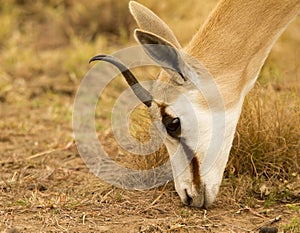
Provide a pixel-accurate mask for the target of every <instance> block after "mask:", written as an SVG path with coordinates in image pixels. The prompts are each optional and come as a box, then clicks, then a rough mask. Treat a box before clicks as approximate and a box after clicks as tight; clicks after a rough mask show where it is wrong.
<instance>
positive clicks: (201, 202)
mask: <svg viewBox="0 0 300 233" xmlns="http://www.w3.org/2000/svg"><path fill="white" fill-rule="evenodd" d="M184 194H185V196H184V197H183V198H182V202H183V204H184V205H187V206H191V207H198V208H202V207H204V208H206V203H205V191H204V188H203V190H202V191H200V192H196V193H193V194H191V193H189V191H188V189H184Z"/></svg>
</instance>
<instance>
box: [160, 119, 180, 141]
mask: <svg viewBox="0 0 300 233" xmlns="http://www.w3.org/2000/svg"><path fill="white" fill-rule="evenodd" d="M162 122H163V124H164V126H165V127H166V130H167V132H168V134H169V135H170V136H172V137H175V138H176V137H178V136H179V135H180V132H181V126H180V119H179V118H178V117H175V118H173V117H170V116H168V115H167V116H165V117H163V119H162Z"/></svg>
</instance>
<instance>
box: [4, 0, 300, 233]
mask: <svg viewBox="0 0 300 233" xmlns="http://www.w3.org/2000/svg"><path fill="white" fill-rule="evenodd" d="M142 2H143V3H145V4H146V5H147V6H149V7H150V8H152V9H153V10H154V11H156V12H157V13H158V14H159V15H160V16H162V18H163V19H164V20H166V21H167V22H168V23H169V24H170V26H171V27H172V28H173V29H174V31H175V34H177V35H178V37H179V40H180V41H181V42H182V44H185V43H187V41H188V40H189V38H190V37H191V35H192V34H193V33H194V31H195V30H196V28H197V27H198V25H200V24H201V23H202V22H203V21H204V19H205V18H206V16H207V14H208V12H209V10H210V9H211V8H212V7H213V6H214V5H215V2H216V1H201V4H200V3H199V1H194V0H187V1H186V2H185V3H184V4H181V3H180V4H179V2H178V1H175V0H171V1H168V2H161V1H158V0H152V1H142ZM0 21H1V27H0V55H1V60H0V115H1V118H0V232H2V231H3V232H7V231H8V229H14V228H15V232H101V231H102V232H105V231H106V232H166V231H168V232H199V231H203V232H251V230H252V231H257V229H258V227H259V226H262V225H268V222H269V221H270V220H272V219H274V218H275V217H277V216H278V215H282V220H280V221H279V222H277V223H273V225H276V226H277V227H279V228H280V229H281V230H285V232H297V231H299V208H300V207H299V203H300V199H299V198H300V196H299V193H300V187H299V183H300V176H299V164H300V156H299V155H300V140H299V138H300V127H299V125H300V107H299V106H300V97H299V93H300V84H299V78H300V68H299V67H300V60H299V59H298V58H299V56H300V54H299V53H300V51H299V48H300V40H299V38H300V20H299V19H297V20H296V21H295V22H293V23H292V24H291V25H290V27H288V29H287V31H286V32H285V33H284V34H283V36H282V37H281V38H280V39H279V41H278V42H277V43H276V44H275V47H274V49H273V50H272V52H271V54H270V57H269V58H268V60H267V63H266V65H265V66H264V68H263V71H262V73H261V77H260V79H259V83H260V84H259V85H257V86H256V87H255V89H254V90H253V91H251V93H250V94H249V95H248V97H247V99H246V101H245V105H244V109H243V113H242V116H241V119H240V122H239V126H238V132H237V135H236V138H235V142H234V146H233V149H232V152H231V157H230V161H229V163H228V166H227V169H226V173H225V179H224V181H223V184H222V188H221V193H220V195H219V197H218V199H217V201H216V203H215V205H214V206H213V208H212V209H211V210H208V211H207V212H206V211H204V210H199V209H193V208H189V207H185V206H182V205H181V203H180V200H179V198H178V196H177V194H176V192H175V190H174V188H173V184H172V183H169V184H168V185H167V186H166V188H165V189H163V190H162V188H160V189H153V190H149V191H128V190H122V189H119V188H113V187H111V186H109V185H107V184H104V183H103V182H101V181H100V180H99V179H98V178H97V177H95V176H94V175H93V174H90V173H89V171H88V169H87V168H86V166H85V164H84V163H83V162H82V160H81V158H80V156H79V154H78V152H77V150H76V148H75V147H74V146H72V147H70V148H68V149H66V150H56V149H59V148H63V147H64V146H65V145H66V144H67V143H69V142H70V141H71V140H72V127H71V119H72V104H73V100H74V96H75V93H76V90H77V87H78V85H79V84H80V81H81V79H82V77H83V76H84V74H85V73H86V71H87V70H88V69H89V68H90V66H89V65H88V63H87V61H88V60H89V58H90V57H91V56H93V55H95V54H96V53H99V52H102V53H110V52H113V51H116V50H118V49H119V48H123V47H126V46H128V45H132V44H134V41H133V38H132V34H131V33H132V29H133V28H134V27H135V24H134V22H133V20H132V19H131V17H130V15H129V13H128V10H127V1H108V0H107V1H106V0H104V1H102V0H101V1H93V2H90V1H86V0H83V1H69V0H68V1H60V0H51V1H48V2H47V3H45V2H41V1H34V0H30V1H21V0H12V1H1V2H0ZM183 32H184V33H183ZM122 85H123V84H120V83H118V81H117V80H116V83H114V84H112V85H111V86H110V87H109V90H107V92H106V93H104V98H103V99H102V100H103V102H102V103H103V104H104V105H102V106H104V108H102V109H99V111H97V113H96V119H97V129H98V132H99V134H100V138H101V139H102V140H104V144H105V146H106V148H107V150H108V152H110V154H112V156H113V157H115V158H116V159H119V162H121V163H124V158H126V159H127V160H126V161H125V163H127V165H128V164H129V165H128V166H132V167H134V168H137V167H139V168H149V167H151V166H155V165H156V164H159V163H162V162H163V161H164V160H163V159H165V158H166V157H163V158H162V157H161V154H164V155H165V151H161V152H160V153H157V154H155V155H153V157H145V158H141V159H140V160H136V158H134V159H133V157H130V156H127V154H125V153H124V152H123V151H121V150H119V149H118V147H117V146H114V145H115V144H114V143H115V142H114V139H113V138H112V135H111V134H110V132H109V128H110V126H109V124H110V122H109V116H110V109H111V107H112V105H113V104H114V99H115V97H116V96H118V94H119V93H120V91H121V90H122V88H123V86H122ZM100 110H101V111H100ZM142 114H144V112H143V111H142ZM140 115H141V112H139V113H138V114H136V115H133V122H138V123H139V124H142V125H148V123H149V122H148V120H147V119H148V118H147V117H146V116H145V117H144V118H140V117H138V116H140ZM142 128H144V127H142ZM142 128H141V127H137V126H136V125H132V131H133V134H134V135H139V138H138V139H139V140H145V138H147V134H145V133H144V134H142V133H143V132H142ZM53 149H54V151H53V152H52V153H45V154H43V155H41V156H36V157H35V158H32V157H31V156H32V155H36V154H37V153H39V152H43V151H48V150H53ZM30 158H31V159H30ZM132 161H133V164H132ZM228 209H229V210H228ZM10 232H13V231H12V230H11V231H10Z"/></svg>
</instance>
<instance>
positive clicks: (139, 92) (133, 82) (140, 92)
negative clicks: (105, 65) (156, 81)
mask: <svg viewBox="0 0 300 233" xmlns="http://www.w3.org/2000/svg"><path fill="white" fill-rule="evenodd" d="M92 61H106V62H109V63H111V64H113V65H115V66H116V67H117V68H118V69H119V70H120V71H121V73H122V74H123V76H124V78H125V79H126V81H127V83H128V85H129V86H130V87H131V89H132V90H133V92H134V94H135V95H136V96H137V97H138V98H139V100H140V101H142V102H143V103H144V104H145V105H146V106H147V107H150V106H151V103H152V99H153V97H152V95H151V94H150V93H149V92H148V91H147V90H146V89H145V88H144V87H143V86H142V85H141V84H140V83H139V81H138V80H137V79H136V78H135V77H134V75H133V73H131V71H130V70H129V69H128V68H127V67H126V66H125V65H124V64H123V63H122V62H121V61H120V60H119V59H117V58H116V57H112V56H109V55H96V56H94V57H92V58H91V59H90V61H89V63H91V62H92Z"/></svg>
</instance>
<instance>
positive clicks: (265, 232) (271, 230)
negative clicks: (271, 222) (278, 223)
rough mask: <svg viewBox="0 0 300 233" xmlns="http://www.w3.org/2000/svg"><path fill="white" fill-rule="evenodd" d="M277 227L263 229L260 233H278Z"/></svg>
mask: <svg viewBox="0 0 300 233" xmlns="http://www.w3.org/2000/svg"><path fill="white" fill-rule="evenodd" d="M277 232H278V229H277V227H261V228H260V230H259V233H277Z"/></svg>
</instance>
